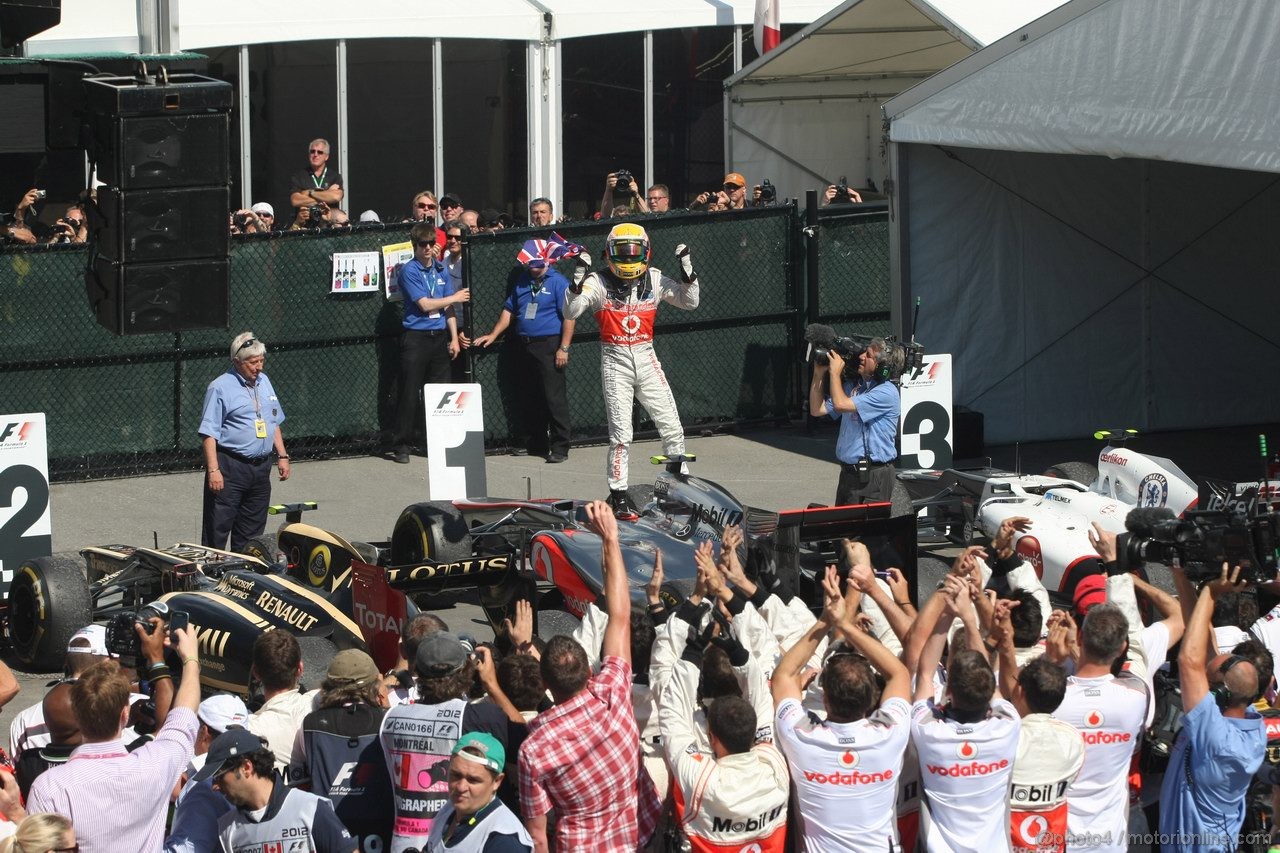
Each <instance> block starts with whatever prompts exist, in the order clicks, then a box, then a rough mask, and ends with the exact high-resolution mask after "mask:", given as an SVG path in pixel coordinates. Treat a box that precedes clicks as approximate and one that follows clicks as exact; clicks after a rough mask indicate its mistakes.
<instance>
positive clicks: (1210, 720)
mask: <svg viewBox="0 0 1280 853" xmlns="http://www.w3.org/2000/svg"><path fill="white" fill-rule="evenodd" d="M1174 571H1181V569H1174ZM1239 575H1240V567H1239V566H1236V568H1235V571H1234V573H1232V574H1230V575H1228V571H1227V566H1226V565H1225V564H1224V565H1223V567H1222V576H1221V577H1220V578H1219V579H1218V580H1216V581H1212V582H1210V583H1207V584H1205V585H1204V587H1202V588H1201V590H1200V597H1199V598H1198V599H1197V600H1196V606H1195V610H1193V611H1192V612H1191V621H1190V623H1189V624H1188V625H1187V632H1186V635H1185V636H1184V637H1183V638H1182V650H1181V651H1180V652H1179V653H1178V678H1179V681H1180V682H1181V687H1182V708H1183V710H1184V711H1186V716H1185V717H1183V718H1182V731H1181V732H1179V733H1178V739H1177V741H1175V742H1174V746H1173V752H1172V754H1170V756H1169V769H1168V770H1167V771H1166V772H1165V774H1164V784H1163V785H1162V786H1161V788H1160V835H1161V839H1160V841H1161V844H1162V845H1163V848H1162V849H1164V850H1165V851H1177V853H1184V851H1186V853H1190V851H1204V853H1219V851H1222V853H1226V851H1234V850H1235V849H1236V835H1237V834H1238V833H1239V832H1240V827H1241V825H1242V824H1243V823H1244V809H1245V794H1246V793H1247V792H1248V790H1249V782H1250V780H1251V779H1252V778H1253V774H1254V773H1256V772H1257V770H1258V768H1259V767H1260V766H1261V765H1262V759H1263V757H1264V756H1265V755H1266V749H1267V734H1266V728H1265V727H1264V725H1263V721H1262V717H1261V716H1260V715H1259V714H1258V712H1257V711H1256V710H1254V708H1253V703H1254V702H1255V701H1257V699H1258V694H1259V693H1260V692H1261V691H1260V686H1259V684H1258V670H1257V669H1255V668H1254V666H1253V664H1252V663H1251V662H1250V661H1249V660H1248V659H1247V658H1243V657H1237V656H1235V655H1218V656H1216V657H1214V658H1213V659H1212V660H1206V659H1207V658H1208V656H1209V649H1214V650H1215V651H1216V650H1217V645H1216V643H1215V642H1214V639H1213V627H1212V619H1213V605H1214V600H1215V599H1216V598H1218V597H1219V596H1221V595H1223V594H1224V593H1235V592H1240V591H1241V590H1243V589H1244V587H1245V585H1244V584H1243V583H1239V582H1238V580H1237V579H1238V577H1239Z"/></svg>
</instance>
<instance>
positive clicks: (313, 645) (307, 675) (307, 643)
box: [298, 637, 338, 690]
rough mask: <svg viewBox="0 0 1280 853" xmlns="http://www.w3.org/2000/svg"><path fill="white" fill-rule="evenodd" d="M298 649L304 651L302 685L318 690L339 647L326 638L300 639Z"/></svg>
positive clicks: (308, 688)
mask: <svg viewBox="0 0 1280 853" xmlns="http://www.w3.org/2000/svg"><path fill="white" fill-rule="evenodd" d="M298 647H299V648H301V649H302V679H301V680H302V685H303V687H304V688H305V689H307V690H316V689H318V688H319V687H320V682H322V681H324V678H325V675H326V674H328V672H329V664H330V663H332V662H333V657H334V655H336V654H337V653H338V647H337V646H335V645H334V644H333V643H332V642H330V641H329V640H326V639H325V638H324V637H299V638H298Z"/></svg>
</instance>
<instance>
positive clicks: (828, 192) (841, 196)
mask: <svg viewBox="0 0 1280 853" xmlns="http://www.w3.org/2000/svg"><path fill="white" fill-rule="evenodd" d="M849 203H853V204H861V203H862V194H861V193H859V192H858V191H857V190H855V189H854V188H853V187H851V186H849V184H848V183H847V182H846V181H845V179H844V178H843V177H842V178H840V183H839V184H827V188H826V189H825V190H823V191H822V200H821V202H820V206H821V207H826V206H827V205H829V204H849Z"/></svg>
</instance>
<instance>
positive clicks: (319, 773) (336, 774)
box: [289, 649, 395, 850]
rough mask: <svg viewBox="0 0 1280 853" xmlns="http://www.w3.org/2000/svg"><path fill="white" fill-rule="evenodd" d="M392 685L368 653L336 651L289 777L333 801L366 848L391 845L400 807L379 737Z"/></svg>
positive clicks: (340, 817)
mask: <svg viewBox="0 0 1280 853" xmlns="http://www.w3.org/2000/svg"><path fill="white" fill-rule="evenodd" d="M386 712H387V688H386V686H385V685H384V684H383V683H382V674H381V673H379V672H378V667H377V665H375V664H374V662H373V658H371V657H369V655H368V653H367V652H363V651H360V650H359V649H345V650H343V651H340V652H338V654H337V655H335V656H334V658H333V661H332V662H331V663H330V664H329V672H328V673H327V674H326V676H325V679H324V683H323V684H322V685H321V687H320V698H319V701H318V702H317V708H316V710H314V711H312V712H311V713H310V714H308V715H307V716H306V719H304V720H303V721H302V730H301V732H300V733H299V737H298V740H297V742H296V743H295V745H294V754H293V767H292V768H291V770H290V772H289V777H290V779H293V780H296V781H299V782H301V781H304V780H307V779H310V780H311V781H310V789H311V792H312V793H314V794H318V795H320V796H322V797H327V798H328V799H329V801H330V802H332V803H333V810H334V812H335V813H336V814H337V815H338V820H340V821H342V824H343V826H345V827H346V828H347V830H348V831H349V832H350V833H351V834H352V836H354V837H355V839H356V840H357V841H359V842H360V849H362V850H387V849H389V848H390V845H391V821H392V819H393V818H394V817H395V806H394V804H393V802H392V798H391V776H390V774H388V773H387V762H386V758H385V757H384V755H383V753H382V745H381V743H380V742H379V740H378V730H379V729H380V728H381V726H382V718H383V716H384V715H385V714H386Z"/></svg>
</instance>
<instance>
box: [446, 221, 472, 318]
mask: <svg viewBox="0 0 1280 853" xmlns="http://www.w3.org/2000/svg"><path fill="white" fill-rule="evenodd" d="M470 236H471V229H470V228H468V227H467V226H466V225H464V224H463V223H461V222H459V221H458V220H456V219H451V220H449V221H448V222H446V223H445V224H444V247H445V249H444V257H443V258H442V259H441V262H442V263H443V264H444V268H445V271H446V272H448V273H449V281H451V282H453V289H454V291H455V292H456V291H459V290H462V288H463V281H462V255H463V253H464V252H465V251H466V248H467V247H466V245H465V244H464V243H463V240H465V239H466V238H467V237H470ZM468 307H469V306H467V305H463V306H462V308H463V313H464V314H465V312H466V309H467V308H468ZM458 326H459V329H460V330H465V329H466V323H465V321H463V320H461V319H460V320H459V323H458Z"/></svg>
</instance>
